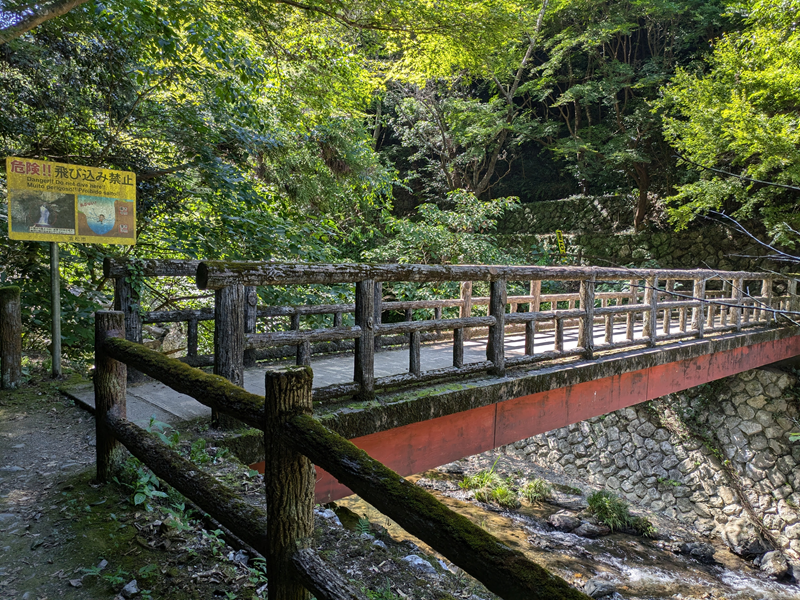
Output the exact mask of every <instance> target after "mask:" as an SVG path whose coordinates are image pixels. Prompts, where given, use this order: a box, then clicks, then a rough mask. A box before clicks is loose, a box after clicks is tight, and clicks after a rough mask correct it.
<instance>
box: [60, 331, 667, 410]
mask: <svg viewBox="0 0 800 600" xmlns="http://www.w3.org/2000/svg"><path fill="white" fill-rule="evenodd" d="M676 323H677V321H676ZM594 335H595V339H596V341H597V343H600V342H601V341H602V340H603V339H604V336H605V328H604V327H603V326H602V325H596V326H595V328H594ZM614 335H615V338H622V337H624V336H625V324H624V323H623V324H619V325H616V326H615V328H614ZM634 335H635V338H639V337H641V324H638V325H637V326H636V327H635V329H634ZM553 338H554V335H553V332H552V331H543V332H537V334H536V336H535V338H534V350H535V351H536V352H546V351H548V350H552V348H553ZM577 345H578V328H577V327H567V328H565V330H564V349H565V350H570V349H572V348H575V347H577ZM505 349H506V355H507V356H522V355H523V354H524V353H525V336H524V334H511V335H507V336H506V339H505ZM420 354H421V363H422V367H423V370H429V369H438V368H443V367H449V366H450V365H451V364H452V357H453V354H452V344H451V343H450V342H449V341H446V342H439V343H431V344H424V345H423V346H422V348H421V353H420ZM354 360H355V359H354V355H353V353H352V352H343V353H340V354H325V355H315V356H314V357H313V358H312V360H311V367H312V368H313V369H314V387H315V388H320V387H325V386H327V385H333V384H342V383H348V382H351V381H352V380H353V362H354ZM483 360H486V338H485V337H481V338H476V339H473V340H465V341H464V363H465V364H467V363H470V362H479V361H483ZM279 364H294V363H293V362H289V363H287V362H286V361H283V362H266V363H259V365H258V366H256V367H251V368H249V369H247V370H246V371H245V373H244V388H245V389H246V390H247V391H249V392H252V393H254V394H259V395H263V394H264V372H265V371H266V370H267V369H269V368H274V367H275V366H276V365H279ZM407 371H408V348H399V349H385V350H383V351H381V352H378V353H376V354H375V375H376V377H383V376H390V375H400V374H402V373H406V372H407ZM63 391H64V392H65V393H66V394H67V395H69V396H70V397H71V398H73V399H74V400H75V401H76V402H78V403H80V404H81V405H83V406H84V407H86V408H88V409H90V410H94V389H93V387H92V386H91V385H82V386H76V387H70V388H65V389H64V390H63ZM127 410H128V419H129V420H131V421H133V422H134V423H137V424H139V425H147V424H148V423H149V421H150V418H151V417H153V418H155V419H156V420H158V421H162V422H164V423H177V422H180V421H186V420H190V419H195V418H198V417H206V416H210V415H211V409H210V408H208V407H206V406H203V405H202V404H200V403H199V402H197V401H196V400H195V399H193V398H191V397H189V396H186V395H185V394H179V393H178V392H175V391H174V390H172V389H171V388H169V387H167V386H166V385H164V384H163V383H160V382H158V381H147V382H144V383H139V384H133V385H129V386H128V404H127Z"/></svg>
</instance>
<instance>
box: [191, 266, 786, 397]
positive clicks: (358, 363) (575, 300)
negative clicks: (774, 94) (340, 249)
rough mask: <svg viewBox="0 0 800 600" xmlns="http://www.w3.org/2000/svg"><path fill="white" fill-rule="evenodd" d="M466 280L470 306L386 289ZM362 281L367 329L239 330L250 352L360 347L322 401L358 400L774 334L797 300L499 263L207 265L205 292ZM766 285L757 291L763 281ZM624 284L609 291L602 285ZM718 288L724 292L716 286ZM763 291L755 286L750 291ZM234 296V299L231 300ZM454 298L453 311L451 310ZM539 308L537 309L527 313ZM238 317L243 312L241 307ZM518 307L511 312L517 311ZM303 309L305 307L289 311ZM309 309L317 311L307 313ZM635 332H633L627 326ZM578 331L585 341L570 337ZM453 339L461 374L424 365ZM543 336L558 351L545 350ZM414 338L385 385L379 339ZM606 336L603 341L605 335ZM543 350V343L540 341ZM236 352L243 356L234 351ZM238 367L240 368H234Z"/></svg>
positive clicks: (673, 274)
mask: <svg viewBox="0 0 800 600" xmlns="http://www.w3.org/2000/svg"><path fill="white" fill-rule="evenodd" d="M397 281H411V282H420V283H424V282H441V281H456V282H461V294H460V297H459V298H458V299H448V300H440V301H436V300H434V301H416V302H405V303H388V302H387V303H381V301H380V299H381V293H380V291H379V290H380V288H381V285H382V283H383V282H397ZM478 281H483V282H485V283H488V285H489V288H490V294H489V296H486V297H475V296H472V290H473V286H474V282H478ZM518 281H521V282H530V283H529V286H530V287H529V290H530V291H529V294H528V295H522V296H511V297H509V296H508V295H507V287H508V282H518ZM543 282H561V285H562V286H564V287H567V288H569V287H572V288H573V289H575V288H577V289H578V291H577V292H571V293H558V294H546V293H545V294H543V293H542V287H543V286H542V283H543ZM342 283H355V287H356V302H355V304H354V305H353V306H352V310H353V313H354V315H355V325H354V326H352V327H341V326H338V327H333V328H325V329H315V330H307V331H300V330H295V331H292V332H271V333H261V334H244V333H239V334H236V335H237V336H238V338H240V340H239V342H237V343H240V344H241V345H242V346H243V347H245V348H265V347H269V346H276V345H294V346H296V347H297V348H298V352H297V362H298V364H301V365H308V364H309V362H310V358H309V357H310V352H309V345H310V344H311V342H319V341H339V340H345V339H346V340H354V342H355V365H354V377H353V382H352V383H349V384H339V385H334V386H328V387H325V388H318V389H315V390H314V399H315V400H327V399H331V398H336V397H341V396H350V395H354V396H357V397H359V398H361V399H370V398H372V397H373V396H374V394H375V393H376V391H378V390H380V389H386V388H394V387H399V386H404V385H409V384H416V383H422V382H426V381H433V380H437V379H443V378H449V377H454V376H460V375H466V374H472V373H481V372H486V373H489V374H492V375H496V376H502V375H503V374H504V373H505V370H506V369H507V368H511V367H518V366H522V365H527V364H531V363H535V362H540V361H543V360H549V359H557V358H565V357H573V356H580V357H583V358H587V359H591V358H592V357H593V356H594V354H595V353H597V352H608V351H614V350H619V349H625V348H629V347H631V346H634V345H649V346H655V345H657V344H658V343H660V342H665V341H671V340H677V339H683V338H686V339H689V338H702V337H704V336H709V335H719V334H723V333H726V332H730V331H737V330H740V329H742V328H744V327H768V326H770V325H772V324H773V323H774V315H775V313H776V312H779V311H781V310H786V309H788V308H789V307H790V305H793V303H796V284H795V283H794V279H793V278H789V277H786V276H780V275H773V274H764V273H748V272H723V271H710V270H694V271H676V270H665V269H656V270H650V269H615V268H597V267H505V266H498V267H490V266H462V265H454V266H430V265H299V264H279V263H245V262H239V263H237V262H204V263H201V264H200V265H199V266H198V271H197V284H198V287H199V288H200V289H213V290H215V293H217V294H220V293H227V294H232V292H230V291H229V292H223V290H233V289H235V288H237V287H244V286H266V285H303V284H329V285H338V284H342ZM754 283H755V284H756V285H754ZM602 285H606V286H612V287H614V288H616V289H613V290H611V291H606V290H603V289H602V288H601V289H598V286H602ZM711 285H714V286H715V287H717V288H719V289H710V286H711ZM750 290H752V291H750ZM231 297H233V296H231ZM445 303H446V304H445ZM394 304H400V305H402V307H404V308H405V309H406V310H410V309H411V308H412V307H420V308H421V307H424V308H430V307H433V308H434V309H438V311H437V312H436V313H435V315H434V317H435V318H434V319H431V320H425V321H411V320H410V319H409V318H408V317H407V320H406V321H404V322H400V323H381V322H380V315H381V314H382V313H383V312H384V311H385V310H387V309H388V308H389V307H391V308H399V307H395V306H394ZM482 305H485V306H488V310H487V313H488V314H487V315H486V316H473V315H472V310H473V309H474V307H475V306H482ZM446 306H457V307H459V308H460V309H461V310H460V314H459V317H458V318H442V317H441V315H442V309H443V308H445V307H446ZM522 306H527V308H528V310H527V311H526V312H518V311H519V308H520V307H522ZM231 308H232V310H234V311H236V310H241V308H239V309H236V308H234V307H231ZM331 308H336V309H337V310H342V311H345V310H347V311H349V310H350V309H351V306H349V305H339V306H334V307H331V306H327V307H320V308H319V309H317V310H320V311H323V310H330V309H331ZM509 309H510V312H508V311H509ZM281 310H287V311H292V310H294V311H295V313H294V314H299V313H300V312H301V311H300V310H299V309H292V308H285V309H284V308H282V309H281ZM303 310H315V309H314V308H313V307H307V308H305V309H303ZM623 325H624V331H622V330H621V329H622V328H623ZM510 326H518V327H523V328H524V331H525V344H524V346H525V349H524V353H523V354H521V355H518V356H506V352H505V334H506V331H507V329H508V328H509V327H510ZM570 327H577V331H576V332H575V333H577V342H576V343H575V342H574V340H571V339H569V340H568V339H567V332H568V331H569V328H570ZM477 328H482V329H488V338H487V342H486V360H481V361H477V362H471V363H466V362H465V361H464V340H465V339H466V338H468V337H469V335H468V332H470V330H472V331H474V330H475V329H477ZM424 332H452V334H451V336H452V344H453V362H452V366H451V367H445V368H439V369H431V370H427V371H426V370H423V368H422V361H421V357H420V348H421V334H422V333H424ZM537 332H538V333H546V337H544V339H543V341H548V340H552V341H551V342H549V343H551V344H552V346H551V347H550V348H545V349H543V350H537V348H536V347H535V344H534V340H535V336H536V335H537ZM398 334H402V335H406V336H408V339H409V344H408V347H409V358H408V372H407V373H405V374H401V375H394V376H391V377H383V378H377V379H376V378H375V376H374V353H375V348H376V339H377V338H381V337H386V336H390V335H398ZM598 338H599V339H598ZM540 345H541V344H540ZM229 356H234V357H235V355H234V354H233V353H229ZM229 370H231V371H235V370H236V367H232V368H229Z"/></svg>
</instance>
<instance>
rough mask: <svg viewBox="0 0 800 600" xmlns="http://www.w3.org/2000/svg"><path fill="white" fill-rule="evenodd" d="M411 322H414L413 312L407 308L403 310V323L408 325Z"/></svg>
mask: <svg viewBox="0 0 800 600" xmlns="http://www.w3.org/2000/svg"><path fill="white" fill-rule="evenodd" d="M413 320H414V311H413V310H412V309H410V308H407V309H406V310H405V321H406V322H407V323H410V322H411V321H413ZM408 344H409V346H410V345H411V334H410V333H409V334H408Z"/></svg>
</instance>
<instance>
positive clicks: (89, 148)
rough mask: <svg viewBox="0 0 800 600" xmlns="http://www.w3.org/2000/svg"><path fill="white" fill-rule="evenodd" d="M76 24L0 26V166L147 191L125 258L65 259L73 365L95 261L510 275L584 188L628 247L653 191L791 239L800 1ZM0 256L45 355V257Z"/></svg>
mask: <svg viewBox="0 0 800 600" xmlns="http://www.w3.org/2000/svg"><path fill="white" fill-rule="evenodd" d="M74 4H77V6H76V7H74V8H72V10H71V11H69V12H67V13H66V14H63V15H62V16H58V17H57V18H53V19H50V20H44V21H43V22H42V23H41V24H39V25H38V26H37V27H35V28H33V29H30V30H29V31H26V32H24V33H19V32H17V33H15V34H14V35H13V36H11V35H10V34H9V33H8V32H9V31H11V29H13V27H14V24H17V23H20V22H22V21H24V20H25V19H29V18H30V17H31V16H32V15H33V16H35V10H36V8H35V7H34V8H31V7H30V5H29V3H27V2H23V1H22V0H19V1H15V0H11V1H9V2H5V3H4V4H3V9H2V12H0V31H2V32H6V34H5V37H3V36H0V86H2V89H3V91H4V109H3V111H1V112H0V147H1V148H2V151H3V153H4V154H5V155H14V156H23V157H35V158H40V159H42V158H44V159H50V160H55V161H61V162H73V163H80V164H86V165H93V166H103V167H109V168H118V169H125V170H133V171H136V173H137V176H138V190H137V196H138V201H137V202H138V205H137V209H138V210H137V215H138V232H139V235H138V242H137V245H136V246H135V247H134V248H124V247H114V246H91V245H63V246H62V253H63V254H64V257H65V259H64V260H65V265H64V271H63V276H64V278H65V280H66V281H65V283H66V285H65V291H64V298H63V302H64V304H65V310H64V314H65V319H66V321H67V322H66V323H65V344H66V345H67V346H75V347H80V346H85V344H86V341H87V339H88V337H87V336H88V334H89V333H90V328H89V327H88V325H89V317H90V315H91V311H92V310H93V309H94V308H96V307H97V306H103V305H105V306H107V305H108V303H109V302H110V294H111V290H110V287H109V284H108V282H106V281H104V279H103V277H102V274H101V271H100V269H99V266H100V264H101V262H102V258H103V257H104V256H105V255H108V254H115V255H119V254H130V255H131V256H139V257H188V258H211V257H213V258H235V259H272V258H274V259H281V260H305V261H323V260H324V261H340V260H397V261H401V262H412V261H421V262H433V263H436V262H525V261H530V260H532V257H531V256H529V255H527V254H525V253H524V252H519V251H514V252H511V251H508V250H506V249H502V248H499V247H498V245H497V243H496V241H495V239H494V238H493V237H492V233H493V227H494V220H495V219H496V218H497V217H498V216H499V215H500V214H501V213H502V211H504V210H507V209H509V208H510V207H512V206H514V204H515V201H514V200H512V199H511V198H514V197H516V198H518V201H519V202H522V203H527V202H532V201H536V200H539V199H545V198H547V199H550V198H557V197H563V196H567V195H570V194H572V193H574V192H576V191H582V192H584V193H593V194H600V193H620V194H629V195H630V198H631V202H632V203H635V204H636V205H637V215H636V226H637V227H644V226H645V225H646V218H647V215H648V211H649V210H650V205H651V204H652V202H653V200H654V199H655V200H657V199H659V198H665V197H667V196H673V202H674V204H673V213H672V214H673V217H674V219H675V221H676V223H677V224H678V225H680V226H684V225H686V224H687V223H688V221H690V220H691V219H692V218H693V217H694V215H696V214H698V213H702V212H703V211H705V210H707V209H709V208H716V209H720V208H722V209H726V210H729V211H733V210H737V211H738V212H737V213H736V214H737V215H739V216H744V217H757V218H760V219H762V220H763V221H764V222H765V223H766V224H767V226H768V227H769V228H770V230H771V232H772V233H773V234H775V235H781V234H783V235H784V237H783V241H787V240H788V237H787V235H786V234H787V233H788V234H793V231H794V230H796V229H797V228H798V227H799V226H800V223H798V220H797V217H796V212H795V211H794V206H795V204H796V201H797V190H796V189H789V187H792V186H794V187H797V186H798V185H799V184H800V181H798V180H799V179H800V174H799V173H800V172H799V171H798V158H799V157H798V147H800V143H799V142H800V140H799V139H798V137H797V135H798V134H797V118H798V107H799V105H800V104H799V102H800V101H799V99H798V85H797V83H798V80H800V76H799V75H798V65H800V43H799V42H798V39H800V38H798V34H797V23H796V19H797V17H796V15H797V14H798V10H797V8H798V5H797V2H796V1H795V0H737V1H736V2H734V3H732V4H730V3H726V2H724V1H723V0H713V1H705V0H657V1H648V2H644V1H641V0H626V1H622V2H613V3H609V2H605V1H602V0H540V1H538V2H536V3H534V4H531V3H527V2H520V1H518V0H491V1H481V2H465V1H463V0H445V1H437V2H432V1H431V0H412V1H411V2H407V1H400V0H390V1H388V2H387V1H381V2H378V1H376V0H357V1H356V2H347V3H341V2H323V1H321V0H308V1H306V2H288V1H284V0H246V1H244V2H241V3H235V4H234V5H230V4H226V5H219V4H216V3H207V2H200V1H199V0H180V1H179V2H169V3H157V2H155V1H154V0H110V1H109V2H99V1H90V2H83V3H81V2H76V3H74ZM11 38H13V39H11ZM676 149H677V151H678V152H679V153H680V154H681V155H682V156H683V157H684V158H685V159H687V161H691V162H687V161H680V160H676V158H675V156H674V154H675V152H676ZM695 165H700V166H701V167H702V168H700V167H697V166H695ZM707 168H714V169H718V170H717V171H710V170H708V169H707ZM728 172H730V173H732V175H727V174H726V173H728ZM738 176H745V177H748V178H750V179H741V178H740V177H738ZM752 179H757V180H768V181H770V182H774V183H780V184H784V186H789V187H782V188H780V187H775V186H772V185H767V184H764V183H757V182H753V181H752ZM0 186H4V179H0ZM5 210H6V209H5V203H2V208H0V219H3V218H5V212H4V211H5ZM2 229H3V230H5V229H6V228H5V227H3V228H2ZM0 236H2V239H3V243H2V244H0V264H2V267H0V284H2V283H3V282H6V281H15V280H20V279H25V280H26V286H25V294H26V300H25V303H26V306H28V307H30V311H29V312H28V313H27V314H26V318H28V325H30V326H33V327H31V328H29V330H30V331H31V332H33V333H32V334H31V336H32V337H31V340H32V342H33V341H34V340H36V339H39V340H40V341H42V342H44V341H46V334H45V333H44V329H43V327H40V326H43V325H44V324H45V323H46V322H47V318H48V313H47V311H48V309H47V302H46V290H47V246H46V245H45V244H42V243H32V242H11V241H10V240H8V239H7V237H6V233H5V231H2V232H0ZM188 292H189V290H187V288H181V287H180V286H173V287H171V288H169V289H166V288H161V289H156V288H152V289H150V290H149V291H147V292H146V294H145V297H144V298H143V301H144V302H145V303H146V304H147V303H149V306H152V307H158V308H163V307H165V306H170V305H172V304H174V302H173V300H174V297H176V296H180V295H184V296H185V295H187V293H188ZM264 293H266V292H264ZM270 293H271V294H272V295H273V296H275V294H277V295H278V296H281V295H283V296H281V297H283V299H284V300H291V299H295V295H296V294H297V293H300V292H293V291H292V290H273V291H271V292H270ZM322 293H323V292H320V294H322ZM324 293H325V294H333V295H334V296H337V297H338V296H341V295H342V294H344V295H345V296H346V295H347V293H348V292H346V291H342V290H338V291H337V290H334V291H328V292H324ZM189 295H191V294H189ZM279 299H280V298H278V297H272V296H271V297H270V298H269V300H270V301H278V300H279Z"/></svg>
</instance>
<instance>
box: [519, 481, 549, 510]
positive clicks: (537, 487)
mask: <svg viewBox="0 0 800 600" xmlns="http://www.w3.org/2000/svg"><path fill="white" fill-rule="evenodd" d="M552 495H553V488H551V487H550V484H549V483H547V482H546V481H545V480H544V479H540V478H538V477H537V478H535V479H531V480H530V481H528V482H527V483H526V484H525V485H524V486H522V489H521V490H520V496H522V497H523V498H525V500H527V501H528V502H530V503H531V504H533V503H534V502H541V501H543V500H547V499H548V498H550V497H551V496H552Z"/></svg>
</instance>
